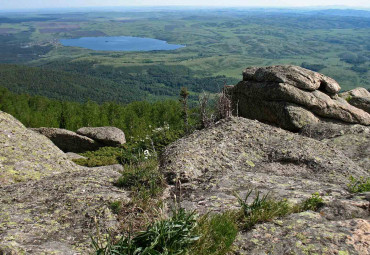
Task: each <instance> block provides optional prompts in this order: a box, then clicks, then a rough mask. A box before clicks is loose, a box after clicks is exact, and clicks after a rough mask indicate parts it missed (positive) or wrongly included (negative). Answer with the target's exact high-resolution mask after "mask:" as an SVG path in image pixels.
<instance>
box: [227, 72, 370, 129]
mask: <svg viewBox="0 0 370 255" xmlns="http://www.w3.org/2000/svg"><path fill="white" fill-rule="evenodd" d="M339 90H340V86H339V85H338V83H337V82H336V81H335V80H333V79H331V78H330V77H327V76H325V75H322V74H319V73H316V72H313V71H310V70H308V69H304V68H302V67H298V66H270V67H260V68H257V67H252V68H247V69H246V70H245V71H244V73H243V81H241V82H239V83H238V84H237V85H235V86H234V87H229V88H228V89H227V91H228V93H229V94H230V96H231V98H232V103H233V108H234V114H238V116H242V117H246V118H250V119H257V120H260V121H263V122H266V123H271V124H274V125H277V126H280V127H282V128H284V129H288V130H292V131H297V130H300V129H301V128H302V127H304V126H305V125H307V124H312V123H318V122H319V121H321V120H327V119H329V120H335V121H340V122H345V123H353V124H362V125H370V114H369V113H367V112H365V111H363V110H361V109H359V108H356V107H354V106H352V105H350V104H349V103H348V102H347V101H346V100H344V99H342V98H339V97H338V95H337V94H336V93H338V91H339Z"/></svg>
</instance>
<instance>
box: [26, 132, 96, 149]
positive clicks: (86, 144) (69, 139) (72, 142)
mask: <svg viewBox="0 0 370 255" xmlns="http://www.w3.org/2000/svg"><path fill="white" fill-rule="evenodd" d="M30 130H32V131H35V132H37V133H39V134H42V135H44V136H46V137H47V138H49V139H50V140H51V141H52V142H53V143H54V144H55V145H56V146H57V147H58V148H59V149H61V150H62V151H64V152H75V153H80V152H85V151H93V150H97V149H98V148H99V147H101V144H99V143H98V142H96V141H94V140H93V139H91V138H89V137H86V136H82V135H79V134H76V133H75V132H72V131H69V130H66V129H62V128H45V127H42V128H30Z"/></svg>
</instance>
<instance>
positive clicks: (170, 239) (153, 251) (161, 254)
mask: <svg viewBox="0 0 370 255" xmlns="http://www.w3.org/2000/svg"><path fill="white" fill-rule="evenodd" d="M196 224H197V221H196V215H195V213H194V212H186V211H185V210H184V209H179V210H177V211H175V212H174V213H173V216H172V217H171V218H169V219H165V220H159V221H156V222H154V223H153V224H151V225H149V226H148V228H147V229H146V230H145V231H140V232H138V233H137V234H136V235H134V236H132V235H130V234H128V235H124V236H122V237H121V239H120V240H119V241H118V242H113V241H112V240H111V238H110V236H108V237H107V238H106V240H105V241H104V242H101V241H100V239H99V238H97V239H94V238H92V244H93V247H94V249H95V253H96V254H97V255H110V254H112V255H113V254H125V255H144V254H146V255H180V254H185V252H187V250H188V249H189V248H190V247H191V245H192V244H193V243H194V242H196V241H197V240H198V239H199V236H197V235H195V234H194V229H195V227H196Z"/></svg>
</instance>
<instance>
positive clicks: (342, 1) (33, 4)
mask: <svg viewBox="0 0 370 255" xmlns="http://www.w3.org/2000/svg"><path fill="white" fill-rule="evenodd" d="M172 5H174V6H176V5H177V6H228V7H233V6H247V7H248V6H249V7H262V6H270V7H307V6H332V5H335V6H343V5H344V6H349V7H365V8H369V7H370V0H259V1H258V0H257V1H256V0H154V1H153V0H136V1H135V0H0V10H3V9H18V8H19V9H27V8H57V7H64V8H70V7H93V6H172Z"/></svg>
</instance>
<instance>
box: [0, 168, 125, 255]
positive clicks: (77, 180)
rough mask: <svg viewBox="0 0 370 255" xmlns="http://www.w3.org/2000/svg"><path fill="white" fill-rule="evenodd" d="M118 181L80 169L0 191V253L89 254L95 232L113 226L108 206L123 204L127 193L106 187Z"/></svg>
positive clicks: (109, 175) (112, 174)
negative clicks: (114, 202) (91, 237)
mask: <svg viewBox="0 0 370 255" xmlns="http://www.w3.org/2000/svg"><path fill="white" fill-rule="evenodd" d="M118 177H119V174H118V173H117V172H115V171H112V170H106V169H91V168H90V169H86V168H81V169H80V170H77V171H72V172H64V173H61V174H58V175H54V176H50V177H46V178H42V179H41V180H39V181H29V182H24V183H19V184H14V185H8V186H5V187H2V188H0V208H1V213H0V222H1V224H0V253H1V252H5V254H6V252H9V253H10V252H11V251H12V252H13V253H15V254H71V255H72V254H89V253H91V252H92V250H91V239H90V235H93V236H94V235H95V233H96V230H97V227H99V228H100V230H101V231H102V232H103V233H104V231H105V230H107V229H108V228H113V229H114V228H115V227H116V226H117V223H118V222H117V220H116V216H115V215H114V214H112V212H111V211H110V210H109V203H110V202H113V201H117V200H119V201H122V202H123V203H125V202H128V193H127V192H125V191H123V190H120V189H118V188H115V187H114V186H113V184H112V183H113V182H114V181H115V180H116V179H117V178H118Z"/></svg>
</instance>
